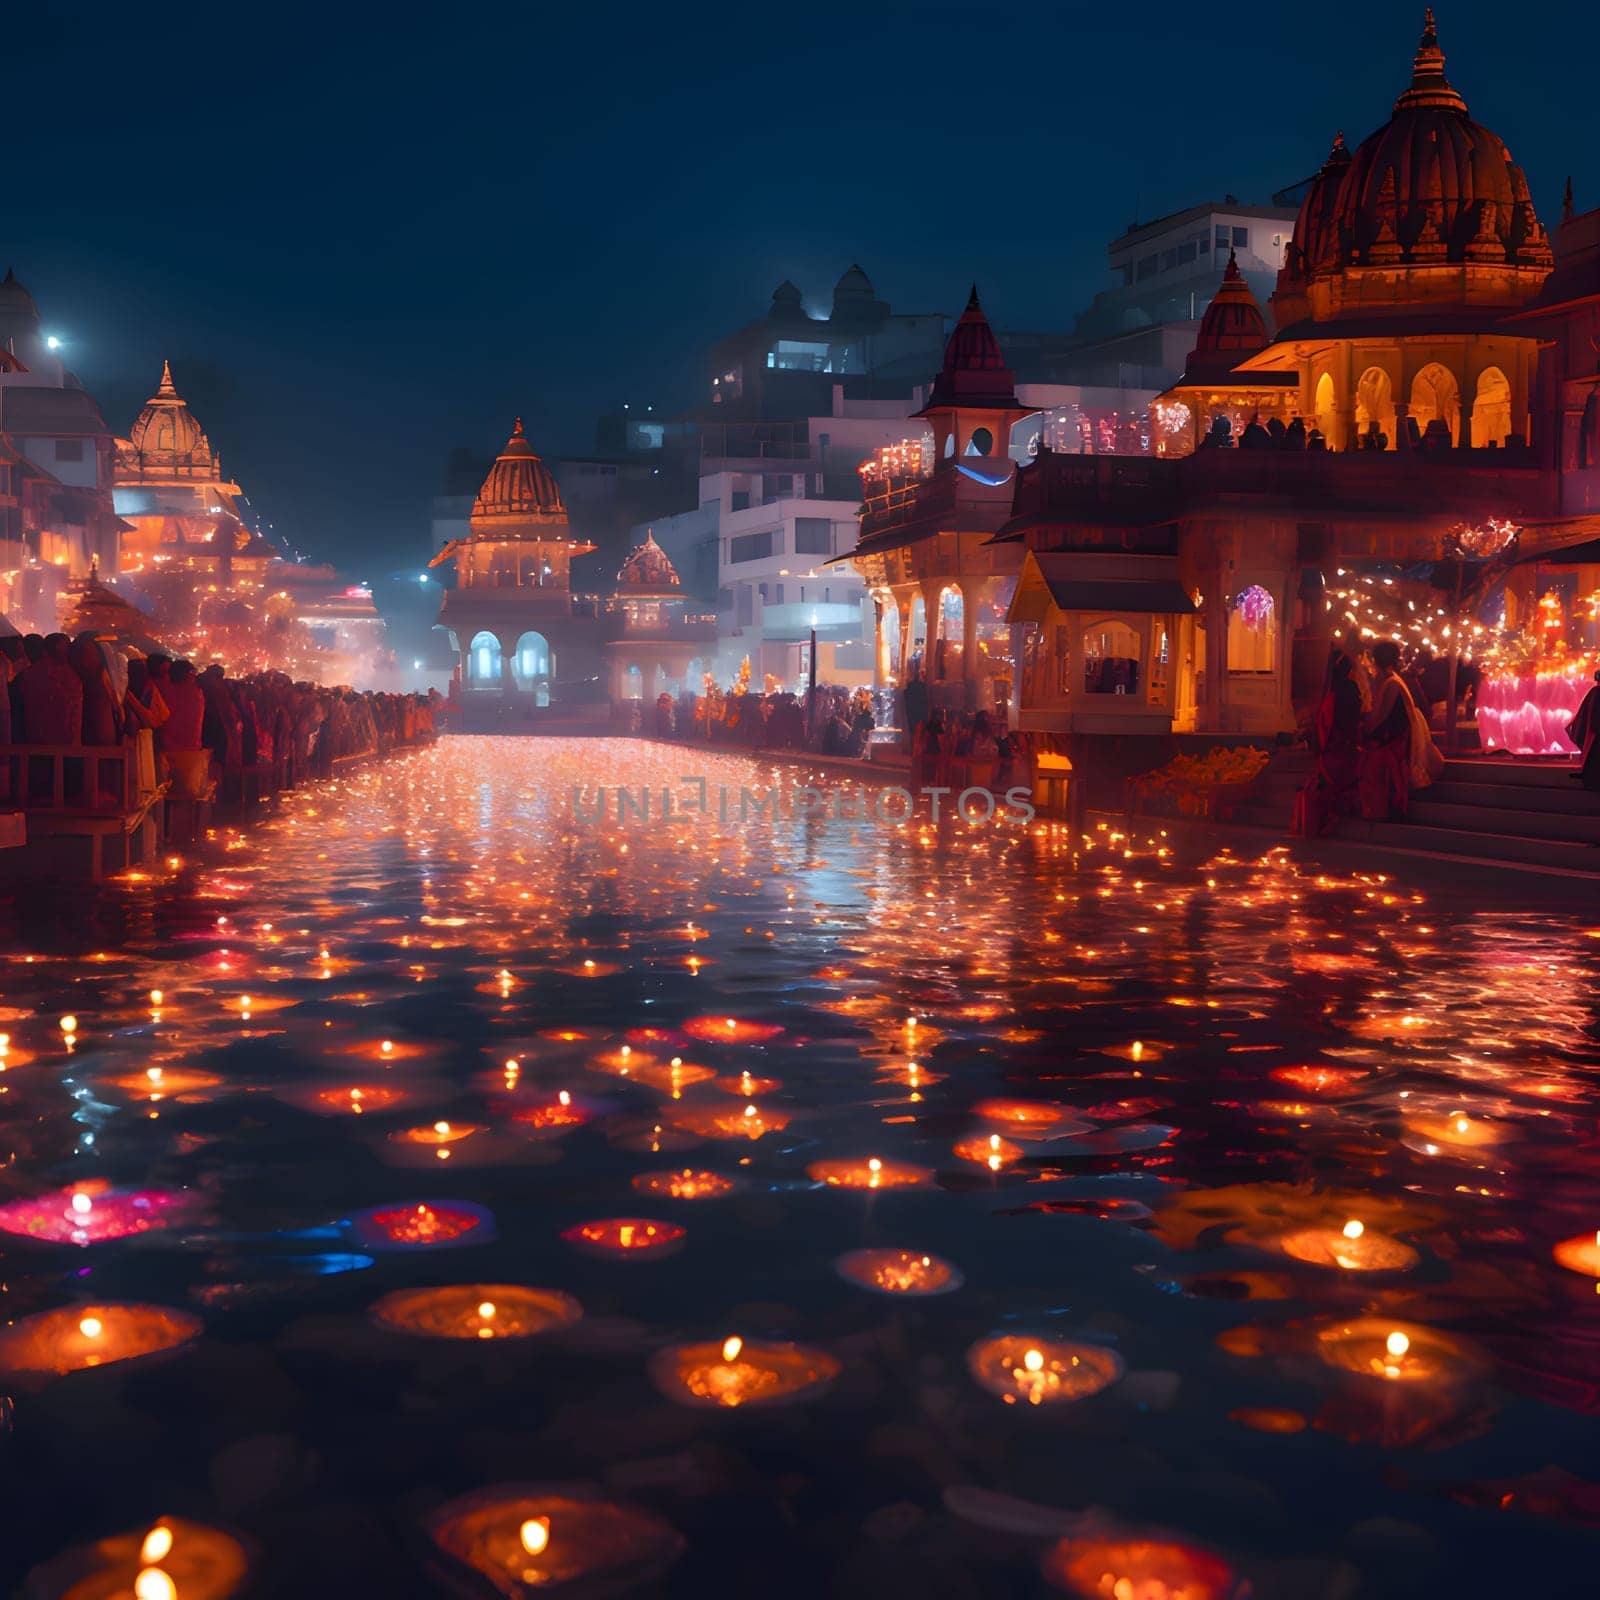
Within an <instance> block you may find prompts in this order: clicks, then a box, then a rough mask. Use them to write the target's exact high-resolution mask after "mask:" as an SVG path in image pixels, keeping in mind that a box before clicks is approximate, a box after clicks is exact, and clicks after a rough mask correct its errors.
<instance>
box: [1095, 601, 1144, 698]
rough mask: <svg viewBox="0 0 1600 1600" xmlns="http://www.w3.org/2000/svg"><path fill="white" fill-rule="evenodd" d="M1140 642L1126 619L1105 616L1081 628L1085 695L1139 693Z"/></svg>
mask: <svg viewBox="0 0 1600 1600" xmlns="http://www.w3.org/2000/svg"><path fill="white" fill-rule="evenodd" d="M1140 645H1141V641H1140V638H1139V635H1138V633H1137V631H1136V630H1135V629H1133V628H1131V627H1129V626H1128V624H1127V623H1126V622H1119V621H1117V620H1116V619H1114V618H1108V619H1106V620H1105V621H1102V622H1095V623H1091V624H1090V626H1089V627H1087V628H1085V629H1084V630H1083V690H1084V693H1085V694H1138V692H1139V689H1140V678H1139V668H1140V657H1141V654H1142V651H1141V648H1140Z"/></svg>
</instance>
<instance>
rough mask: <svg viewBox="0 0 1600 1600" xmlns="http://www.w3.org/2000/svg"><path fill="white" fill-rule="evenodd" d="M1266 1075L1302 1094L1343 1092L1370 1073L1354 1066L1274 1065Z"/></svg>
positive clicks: (1353, 1086)
mask: <svg viewBox="0 0 1600 1600" xmlns="http://www.w3.org/2000/svg"><path fill="white" fill-rule="evenodd" d="M1267 1076H1268V1077H1270V1078H1276V1079H1277V1080H1278V1082H1279V1083H1289V1084H1293V1085H1294V1087H1295V1088H1296V1089H1298V1090H1300V1092H1301V1093H1302V1094H1345V1093H1347V1092H1348V1091H1349V1090H1351V1089H1353V1088H1355V1086H1356V1085H1357V1084H1358V1083H1361V1082H1363V1081H1364V1080H1365V1079H1367V1078H1370V1077H1371V1076H1372V1074H1371V1073H1370V1072H1366V1071H1363V1070H1359V1069H1357V1068H1355V1067H1328V1066H1293V1067H1274V1068H1273V1069H1272V1071H1271V1072H1270V1073H1268V1074H1267Z"/></svg>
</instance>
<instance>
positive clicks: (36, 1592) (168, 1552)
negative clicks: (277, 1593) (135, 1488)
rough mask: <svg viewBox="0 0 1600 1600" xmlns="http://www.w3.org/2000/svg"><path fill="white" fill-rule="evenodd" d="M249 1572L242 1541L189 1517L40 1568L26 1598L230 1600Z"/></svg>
mask: <svg viewBox="0 0 1600 1600" xmlns="http://www.w3.org/2000/svg"><path fill="white" fill-rule="evenodd" d="M247 1568H248V1561H247V1557H246V1554H245V1548H244V1546H243V1545H242V1544H240V1542H239V1541H238V1540H237V1539H235V1538H232V1537H231V1536H230V1535H228V1534H226V1533H223V1532H222V1531H221V1530H220V1529H218V1528H208V1527H205V1526H204V1525H203V1524H201V1523H198V1522H190V1521H188V1520H187V1519H186V1518H183V1517H162V1518H161V1519H160V1520H159V1521H158V1522H155V1523H153V1524H150V1525H148V1526H146V1527H144V1528H141V1529H137V1530H135V1531H132V1532H129V1533H119V1534H116V1535H114V1536H113V1537H111V1538H109V1539H101V1540H100V1541H98V1543H96V1544H92V1545H86V1546H84V1547H82V1548H80V1549H76V1550H69V1551H67V1552H66V1554H65V1555H61V1556H58V1557H56V1559H55V1560H53V1561H49V1562H46V1563H45V1564H44V1565H43V1566H40V1567H36V1568H34V1570H33V1571H32V1572H31V1573H30V1574H29V1575H28V1578H27V1581H26V1582H25V1583H24V1584H23V1587H22V1591H21V1592H22V1593H23V1595H25V1596H27V1597H28V1600H33V1597H34V1596H39V1597H41V1600H44V1597H48V1600H125V1597H126V1596H128V1595H132V1596H134V1597H135V1600H228V1596H230V1595H232V1594H234V1593H235V1592H236V1591H237V1590H238V1589H239V1588H240V1586H241V1585H242V1584H243V1582H244V1580H245V1576H246V1572H247Z"/></svg>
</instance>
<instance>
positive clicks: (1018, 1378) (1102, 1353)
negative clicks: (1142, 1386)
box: [967, 1333, 1123, 1406]
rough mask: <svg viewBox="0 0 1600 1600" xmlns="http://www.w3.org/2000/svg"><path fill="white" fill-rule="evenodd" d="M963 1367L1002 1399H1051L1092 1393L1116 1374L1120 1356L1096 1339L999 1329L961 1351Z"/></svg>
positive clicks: (1031, 1401)
mask: <svg viewBox="0 0 1600 1600" xmlns="http://www.w3.org/2000/svg"><path fill="white" fill-rule="evenodd" d="M967 1369H968V1370H969V1371H970V1372H971V1373H972V1376H973V1377H974V1378H976V1379H977V1380H978V1382H979V1383H980V1384H981V1385H982V1386H983V1387H984V1388H985V1389H987V1390H988V1391H989V1392H990V1394H997V1395H999V1396H1000V1398H1001V1399H1002V1400H1004V1401H1005V1402H1006V1404H1007V1405H1014V1404H1015V1403H1016V1402H1017V1401H1019V1400H1023V1401H1026V1402H1027V1403H1028V1404H1029V1405H1033V1406H1040V1405H1054V1404H1056V1403H1058V1402H1061V1401H1066V1400H1083V1399H1086V1398H1087V1397H1088V1396H1089V1395H1092V1394H1098V1393H1099V1392H1100V1391H1101V1390H1102V1389H1104V1388H1106V1387H1108V1386H1109V1385H1110V1384H1113V1383H1115V1382H1116V1381H1117V1379H1118V1378H1120V1377H1121V1376H1122V1372H1123V1364H1122V1358H1121V1357H1120V1356H1119V1355H1118V1354H1117V1353H1116V1352H1115V1351H1114V1350H1107V1349H1104V1348H1103V1347H1102V1346H1100V1345H1093V1344H1071V1343H1068V1342H1067V1341H1065V1340H1061V1339H1034V1338H1029V1337H1027V1336H1025V1335H1023V1334H1012V1333H1008V1334H999V1335H997V1336H995V1337H994V1338H990V1339H980V1340H979V1341H978V1342H977V1343H976V1344H975V1345H973V1346H972V1348H971V1349H970V1350H968V1351H967Z"/></svg>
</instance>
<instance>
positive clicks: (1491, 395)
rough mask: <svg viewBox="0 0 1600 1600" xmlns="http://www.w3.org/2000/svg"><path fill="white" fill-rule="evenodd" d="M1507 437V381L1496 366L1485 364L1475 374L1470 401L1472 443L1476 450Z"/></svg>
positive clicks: (1508, 412) (1497, 442) (1508, 409)
mask: <svg viewBox="0 0 1600 1600" xmlns="http://www.w3.org/2000/svg"><path fill="white" fill-rule="evenodd" d="M1510 437H1511V385H1510V383H1509V382H1507V380H1506V375H1505V373H1503V372H1502V371H1501V370H1500V369H1499V367H1485V368H1484V369H1483V371H1482V372H1481V373H1480V374H1479V375H1478V392H1477V395H1476V396H1475V397H1474V399H1473V402H1472V443H1473V447H1474V448H1475V449H1478V450H1485V449H1487V448H1488V447H1489V446H1490V445H1492V444H1500V445H1503V444H1504V443H1505V442H1506V440H1507V439H1509V438H1510Z"/></svg>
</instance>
